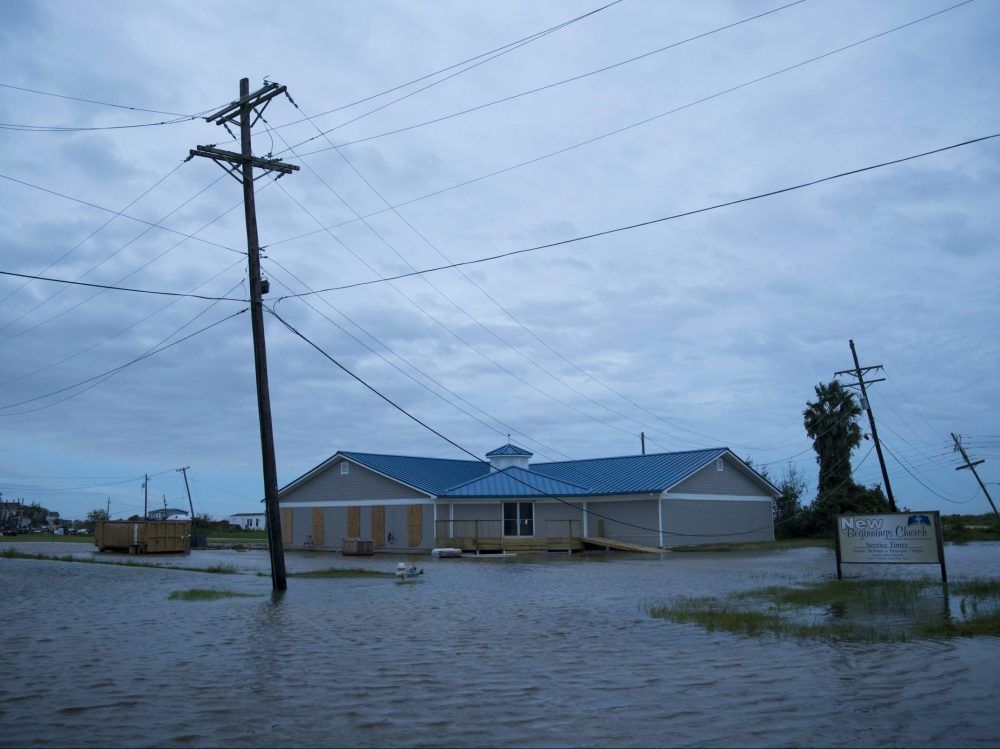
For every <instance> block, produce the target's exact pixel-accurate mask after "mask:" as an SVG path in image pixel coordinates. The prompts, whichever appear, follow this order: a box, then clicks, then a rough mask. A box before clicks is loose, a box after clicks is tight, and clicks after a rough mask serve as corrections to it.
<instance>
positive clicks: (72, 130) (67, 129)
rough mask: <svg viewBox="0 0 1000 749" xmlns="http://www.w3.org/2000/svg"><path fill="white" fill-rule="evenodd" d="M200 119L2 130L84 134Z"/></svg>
mask: <svg viewBox="0 0 1000 749" xmlns="http://www.w3.org/2000/svg"><path fill="white" fill-rule="evenodd" d="M196 119H198V116H197V115H192V116H185V117H177V118H175V119H172V120H159V121H157V122H137V123H134V124H131V125H91V126H89V127H87V126H82V125H27V124H24V123H15V122H0V130H13V131H15V132H21V133H82V132H93V131H96V130H132V129H135V128H142V127H159V126H161V125H177V124H179V123H181V122H191V121H192V120H196Z"/></svg>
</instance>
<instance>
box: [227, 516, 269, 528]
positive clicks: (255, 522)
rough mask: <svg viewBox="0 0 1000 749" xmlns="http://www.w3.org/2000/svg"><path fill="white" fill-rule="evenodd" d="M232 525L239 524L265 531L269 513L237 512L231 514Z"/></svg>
mask: <svg viewBox="0 0 1000 749" xmlns="http://www.w3.org/2000/svg"><path fill="white" fill-rule="evenodd" d="M229 523H230V524H231V525H238V526H240V528H243V529H244V530H248V531H263V530H266V529H267V514H266V513H263V512H237V513H236V514H235V515H230V516H229Z"/></svg>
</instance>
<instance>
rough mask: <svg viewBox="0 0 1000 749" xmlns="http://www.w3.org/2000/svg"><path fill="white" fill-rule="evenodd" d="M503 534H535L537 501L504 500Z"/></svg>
mask: <svg viewBox="0 0 1000 749" xmlns="http://www.w3.org/2000/svg"><path fill="white" fill-rule="evenodd" d="M503 534H504V535H505V536H534V535H535V503H534V502H504V503H503Z"/></svg>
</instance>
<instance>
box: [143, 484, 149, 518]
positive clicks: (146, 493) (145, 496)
mask: <svg viewBox="0 0 1000 749" xmlns="http://www.w3.org/2000/svg"><path fill="white" fill-rule="evenodd" d="M143 475H144V476H145V480H144V481H143V482H142V516H143V517H144V518H148V517H149V474H148V473H146V474H143Z"/></svg>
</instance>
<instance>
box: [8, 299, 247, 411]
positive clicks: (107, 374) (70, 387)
mask: <svg viewBox="0 0 1000 749" xmlns="http://www.w3.org/2000/svg"><path fill="white" fill-rule="evenodd" d="M247 309H249V308H247ZM247 309H241V310H240V311H239V312H234V313H233V314H231V315H227V316H226V317H223V318H222V319H221V320H217V321H216V322H214V323H212V324H211V325H207V326H205V327H204V328H201V329H200V330H196V331H195V332H193V333H190V334H188V335H186V336H184V337H183V338H179V339H177V340H176V341H174V342H173V343H169V344H167V345H166V346H162V347H160V348H155V349H152V350H150V351H147V352H146V353H144V354H142V355H141V356H137V357H136V358H134V359H132V360H131V361H128V362H125V363H124V364H121V365H119V366H117V367H114V368H113V369H109V370H107V371H105V372H101V373H100V374H97V375H94V376H93V377H88V378H87V379H85V380H81V381H80V382H77V383H74V384H72V385H68V386H66V387H63V388H59V389H58V390H53V391H52V392H49V393H45V394H44V395H38V396H35V397H34V398H27V399H25V400H22V401H18V402H16V403H8V404H6V405H3V406H0V411H5V410H7V409H10V408H15V407H17V406H23V405H26V404H28V403H34V402H35V401H39V400H42V399H44V398H49V397H51V396H53V395H59V394H60V393H65V392H66V391H67V390H73V389H75V388H78V387H80V386H81V385H86V384H87V383H89V382H94V381H95V380H99V379H101V378H105V379H106V378H108V377H110V376H112V375H115V374H117V373H118V372H121V371H122V370H124V369H126V368H128V367H131V366H132V365H133V364H137V363H139V362H141V361H142V360H143V359H148V358H149V357H151V356H155V355H156V354H159V353H161V352H163V351H166V350H167V349H169V348H173V347H174V346H176V345H178V344H179V343H183V342H184V341H187V340H189V339H191V338H194V337H195V336H197V335H200V334H202V333H204V332H206V331H208V330H211V329H212V328H214V327H216V326H217V325H221V324H222V323H224V322H226V321H227V320H231V319H232V318H234V317H237V316H239V315H242V314H243V313H244V312H246V311H247ZM23 413H31V411H22V412H18V413H15V414H3V415H6V416H20V415H22V414H23Z"/></svg>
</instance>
